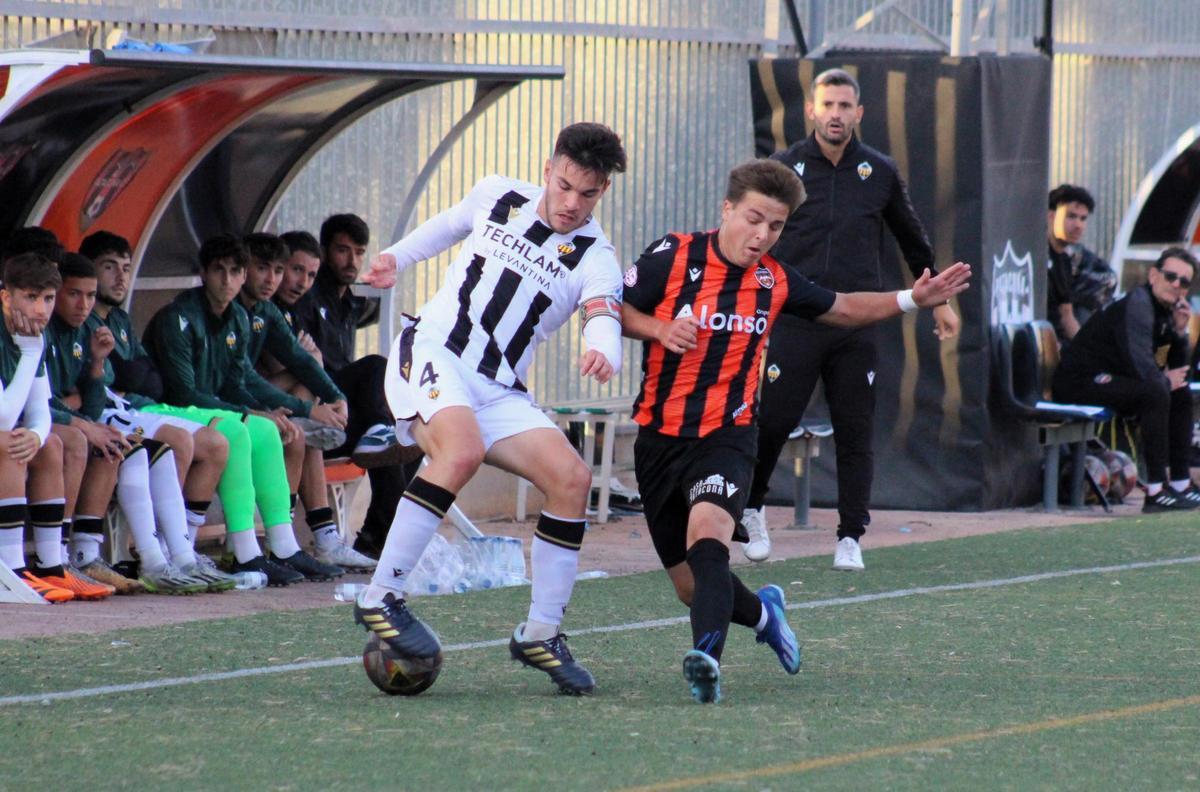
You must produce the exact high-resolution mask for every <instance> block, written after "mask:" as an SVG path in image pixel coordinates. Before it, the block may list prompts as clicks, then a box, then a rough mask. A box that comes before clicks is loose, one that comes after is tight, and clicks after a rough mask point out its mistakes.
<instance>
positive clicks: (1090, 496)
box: [1083, 454, 1112, 503]
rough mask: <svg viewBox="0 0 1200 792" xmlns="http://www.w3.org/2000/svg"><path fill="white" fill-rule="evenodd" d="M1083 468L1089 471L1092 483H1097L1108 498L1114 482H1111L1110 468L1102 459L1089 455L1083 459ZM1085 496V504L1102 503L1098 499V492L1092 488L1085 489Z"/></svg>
mask: <svg viewBox="0 0 1200 792" xmlns="http://www.w3.org/2000/svg"><path fill="white" fill-rule="evenodd" d="M1083 466H1084V468H1086V469H1087V472H1088V473H1090V474H1091V476H1092V481H1094V482H1096V487H1097V488H1099V490H1100V492H1101V493H1103V494H1104V496H1105V498H1107V497H1108V491H1109V488H1110V487H1111V486H1112V482H1111V481H1110V479H1109V475H1108V466H1107V465H1105V464H1104V462H1103V461H1102V460H1101V459H1100V457H1098V456H1092V455H1091V454H1088V455H1087V456H1086V457H1084V458H1083ZM1084 494H1085V496H1086V497H1085V498H1084V502H1085V503H1099V502H1100V499H1099V498H1098V497H1096V492H1095V491H1094V490H1093V489H1092V488H1091V487H1085V488H1084Z"/></svg>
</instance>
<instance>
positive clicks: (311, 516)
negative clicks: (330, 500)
mask: <svg viewBox="0 0 1200 792" xmlns="http://www.w3.org/2000/svg"><path fill="white" fill-rule="evenodd" d="M304 521H305V522H307V523H308V527H309V529H310V530H313V531H319V530H320V529H322V528H328V527H329V526H331V525H333V509H332V508H331V507H329V506H326V507H325V508H323V509H309V510H308V511H307V512H305V513H304Z"/></svg>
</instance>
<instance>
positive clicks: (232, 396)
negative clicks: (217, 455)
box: [142, 286, 270, 415]
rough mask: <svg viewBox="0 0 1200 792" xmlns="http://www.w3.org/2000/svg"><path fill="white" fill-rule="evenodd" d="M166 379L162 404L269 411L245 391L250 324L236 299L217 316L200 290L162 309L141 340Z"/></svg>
mask: <svg viewBox="0 0 1200 792" xmlns="http://www.w3.org/2000/svg"><path fill="white" fill-rule="evenodd" d="M142 342H143V343H144V344H145V347H146V351H148V352H149V353H150V357H152V358H153V359H154V362H155V363H156V364H157V365H158V372H159V374H161V375H162V380H163V402H165V403H166V404H175V405H178V406H180V407H188V406H192V405H195V406H197V407H206V408H209V409H217V410H232V411H234V412H240V413H242V414H243V415H244V414H245V413H246V412H247V411H249V410H267V409H270V408H269V407H268V406H267V405H265V404H263V403H262V402H260V401H259V400H258V399H256V398H255V397H254V395H253V394H251V393H250V391H249V390H247V388H246V369H247V367H248V366H247V358H246V347H247V345H248V344H249V343H250V319H249V317H247V315H246V311H245V309H244V308H242V306H240V305H238V303H237V300H234V301H233V302H232V303H230V305H229V307H228V308H226V309H225V313H224V314H222V315H221V316H217V315H216V314H214V313H213V312H212V309H211V308H210V307H209V305H208V300H207V299H205V297H204V287H203V286H197V287H196V288H194V289H188V290H187V291H185V292H181V293H180V294H178V295H177V296H176V297H175V299H174V300H172V301H171V302H170V303H168V304H167V305H165V306H163V308H162V309H161V310H159V312H158V313H156V314H155V315H154V318H153V319H151V320H150V324H149V325H148V326H147V327H146V332H145V333H144V334H143V335H142Z"/></svg>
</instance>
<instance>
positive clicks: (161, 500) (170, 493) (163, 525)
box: [150, 449, 196, 567]
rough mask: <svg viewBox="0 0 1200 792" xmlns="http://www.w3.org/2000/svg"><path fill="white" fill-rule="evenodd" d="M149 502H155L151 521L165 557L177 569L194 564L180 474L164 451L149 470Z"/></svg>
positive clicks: (168, 450)
mask: <svg viewBox="0 0 1200 792" xmlns="http://www.w3.org/2000/svg"><path fill="white" fill-rule="evenodd" d="M150 498H151V500H153V502H154V518H155V521H156V522H157V523H158V533H159V538H160V540H161V541H162V542H164V543H165V544H166V547H167V554H168V555H169V557H170V559H171V561H172V563H174V564H176V565H178V566H184V567H186V566H191V565H192V564H194V563H196V554H195V553H193V552H192V543H191V540H189V539H188V527H187V509H185V508H184V506H183V492H181V491H180V489H179V471H178V468H176V467H175V453H174V452H173V451H171V450H170V449H167V450H166V451H165V452H164V453H163V454H162V455H160V456H159V458H158V459H157V460H156V461H155V462H154V464H153V465H151V466H150Z"/></svg>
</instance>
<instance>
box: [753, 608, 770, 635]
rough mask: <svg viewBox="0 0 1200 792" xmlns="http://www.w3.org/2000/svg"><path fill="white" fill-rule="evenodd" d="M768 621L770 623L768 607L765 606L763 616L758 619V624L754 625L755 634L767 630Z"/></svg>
mask: <svg viewBox="0 0 1200 792" xmlns="http://www.w3.org/2000/svg"><path fill="white" fill-rule="evenodd" d="M768 621H769V619H768V616H767V606H766V605H764V606H763V609H762V616H759V617H758V624H756V625H754V632H756V633H760V632H762V631H763V630H765V629H767V622H768Z"/></svg>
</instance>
